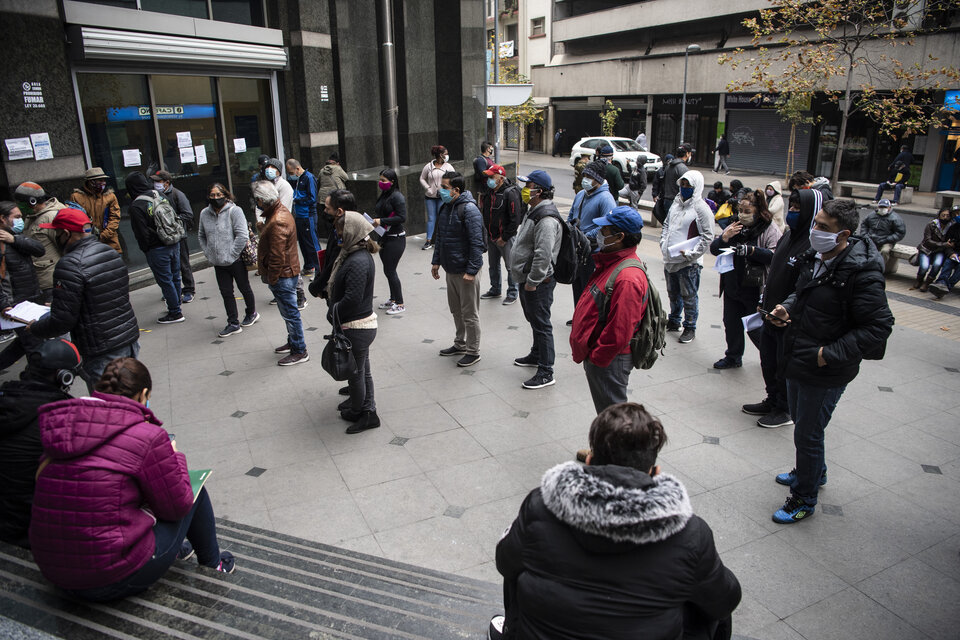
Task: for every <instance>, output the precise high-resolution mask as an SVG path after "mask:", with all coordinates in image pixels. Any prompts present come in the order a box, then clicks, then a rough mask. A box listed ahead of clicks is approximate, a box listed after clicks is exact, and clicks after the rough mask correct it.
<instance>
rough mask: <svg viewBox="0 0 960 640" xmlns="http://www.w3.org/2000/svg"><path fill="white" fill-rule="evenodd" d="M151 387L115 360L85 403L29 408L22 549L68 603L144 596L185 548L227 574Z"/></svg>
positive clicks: (144, 373) (208, 515)
mask: <svg viewBox="0 0 960 640" xmlns="http://www.w3.org/2000/svg"><path fill="white" fill-rule="evenodd" d="M152 387H153V383H152V381H151V379H150V372H149V371H148V370H147V368H146V367H145V366H144V365H143V363H141V362H140V361H139V360H136V359H134V358H118V359H117V360H114V361H113V362H111V363H110V364H109V365H107V368H106V369H105V370H104V372H103V376H102V377H101V378H100V381H99V382H97V384H96V385H95V386H94V389H95V391H94V393H93V396H92V397H84V398H70V399H69V400H61V401H58V402H52V403H50V404H47V405H43V406H41V407H40V409H39V425H40V435H41V440H42V444H43V451H44V458H43V460H42V461H41V462H40V469H39V471H38V472H37V485H36V492H35V494H34V500H33V519H32V523H31V525H30V544H31V547H32V549H33V557H34V559H35V560H36V562H37V565H38V566H39V567H40V571H41V572H42V573H43V575H44V576H46V577H47V579H48V580H50V581H51V582H52V583H54V584H55V585H57V586H58V587H60V588H62V589H64V590H65V591H67V592H68V593H70V594H71V595H73V596H75V597H78V598H82V599H84V600H92V601H108V600H116V599H119V598H123V597H126V596H129V595H133V594H136V593H139V592H141V591H144V590H146V589H148V588H149V587H150V586H151V585H152V584H154V583H155V582H157V581H158V580H159V579H160V578H162V577H163V575H164V574H165V573H166V572H167V569H169V568H170V566H171V565H172V564H173V562H174V560H176V559H181V560H186V559H188V558H190V557H192V556H193V555H194V549H196V556H197V560H198V562H199V563H200V564H201V565H202V566H206V567H209V568H211V569H213V570H215V571H222V572H224V573H233V569H234V558H233V555H232V554H230V553H229V552H226V551H224V552H221V551H220V547H219V545H218V544H217V533H216V525H215V523H214V518H213V507H212V506H211V505H210V498H209V497H208V496H207V491H206V489H200V491H199V493H198V494H197V496H196V499H194V495H193V491H192V490H191V487H190V477H189V474H188V472H187V459H186V457H184V455H183V454H182V453H180V452H178V451H177V447H176V441H175V440H173V436H172V435H171V434H168V433H167V432H166V431H165V430H164V429H163V428H162V427H161V426H160V425H161V422H160V421H159V420H158V419H157V418H156V416H154V414H153V412H152V411H150V409H149V408H148V407H149V405H150V390H151V389H152ZM184 538H186V540H187V541H185V540H184Z"/></svg>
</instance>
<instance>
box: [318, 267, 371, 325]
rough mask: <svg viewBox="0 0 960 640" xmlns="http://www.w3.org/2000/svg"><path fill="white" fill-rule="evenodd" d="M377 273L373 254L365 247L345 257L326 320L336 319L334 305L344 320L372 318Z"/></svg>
mask: <svg viewBox="0 0 960 640" xmlns="http://www.w3.org/2000/svg"><path fill="white" fill-rule="evenodd" d="M376 275H377V269H376V266H375V265H374V262H373V256H372V255H371V254H370V252H369V251H367V250H366V249H358V250H356V251H354V252H353V253H351V254H350V255H348V256H347V257H346V258H344V259H343V264H341V265H340V268H339V269H337V273H336V274H335V275H334V277H333V290H332V291H331V292H330V300H329V303H330V310H329V311H328V312H327V320H328V321H330V322H332V321H333V308H334V307H336V308H337V315H338V316H339V318H338V319H339V320H340V322H341V323H343V322H350V321H352V320H361V319H363V318H368V317H370V314H372V313H373V281H374V280H375V279H376Z"/></svg>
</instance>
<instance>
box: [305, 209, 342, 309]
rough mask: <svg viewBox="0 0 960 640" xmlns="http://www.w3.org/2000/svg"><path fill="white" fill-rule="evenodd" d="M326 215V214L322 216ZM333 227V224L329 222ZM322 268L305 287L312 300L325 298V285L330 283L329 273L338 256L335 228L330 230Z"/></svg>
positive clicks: (338, 245)
mask: <svg viewBox="0 0 960 640" xmlns="http://www.w3.org/2000/svg"><path fill="white" fill-rule="evenodd" d="M324 215H326V214H324ZM330 224H331V226H333V222H332V221H331V222H330ZM324 249H325V252H324V254H323V267H322V268H321V269H320V273H318V274H317V276H316V277H315V278H314V279H313V282H311V283H310V284H309V285H308V286H307V290H308V291H309V292H310V295H312V296H313V297H314V298H326V297H327V283H328V282H330V273H331V272H332V271H333V263H334V262H336V261H337V256H339V255H340V236H339V235H338V234H337V229H336V227H334V228H332V229H330V236H329V237H328V238H327V246H326V247H325V248H324Z"/></svg>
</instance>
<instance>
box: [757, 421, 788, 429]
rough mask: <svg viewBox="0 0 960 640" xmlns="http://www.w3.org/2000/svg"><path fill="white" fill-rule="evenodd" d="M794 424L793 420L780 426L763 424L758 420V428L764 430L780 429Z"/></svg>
mask: <svg viewBox="0 0 960 640" xmlns="http://www.w3.org/2000/svg"><path fill="white" fill-rule="evenodd" d="M792 424H793V420H787V421H786V422H781V423H780V424H763V423H762V422H760V421H759V420H757V426H758V427H762V428H764V429H779V428H780V427H789V426H790V425H792Z"/></svg>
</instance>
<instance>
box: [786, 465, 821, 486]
mask: <svg viewBox="0 0 960 640" xmlns="http://www.w3.org/2000/svg"><path fill="white" fill-rule="evenodd" d="M796 479H797V470H796V469H790V471H787V472H786V473H778V474H777V477H776V478H774V480H776V481H777V484H782V485H786V486H788V487H790V486H793V481H794V480H796ZM825 484H827V470H826V469H824V470H823V474H822V475H821V476H820V486H821V487H822V486H824V485H825Z"/></svg>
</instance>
